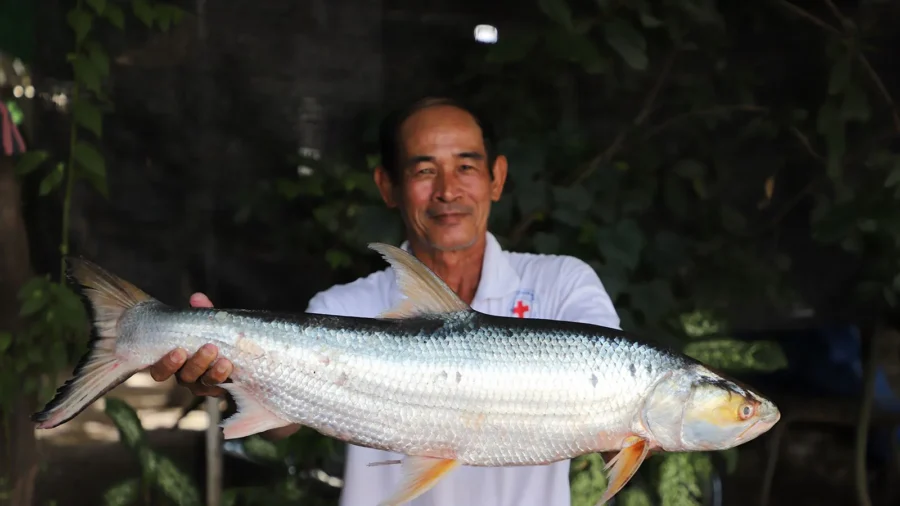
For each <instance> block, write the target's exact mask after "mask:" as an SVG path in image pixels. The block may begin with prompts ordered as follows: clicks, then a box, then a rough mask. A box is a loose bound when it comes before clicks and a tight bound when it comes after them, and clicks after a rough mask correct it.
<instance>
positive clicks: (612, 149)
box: [509, 47, 679, 245]
mask: <svg viewBox="0 0 900 506" xmlns="http://www.w3.org/2000/svg"><path fill="white" fill-rule="evenodd" d="M678 49H679V48H677V47H675V48H673V49H672V51H671V52H670V53H669V56H668V58H666V61H665V63H663V67H662V70H661V71H660V73H659V77H657V79H656V83H655V84H654V85H653V88H652V89H651V90H650V92H649V93H648V94H647V96H646V97H644V101H643V105H642V106H641V109H640V111H638V114H637V116H635V118H634V120H633V121H632V122H631V128H623V129H622V130H620V131H619V133H618V134H617V135H616V137H615V138H614V139H613V141H612V142H611V143H610V144H609V146H607V148H606V149H604V150H603V152H602V153H600V154H599V155H597V156H595V157H594V158H593V159H591V160H590V161H589V162H588V163H587V164H586V165H584V166H583V167H582V168H581V170H579V171H577V172H575V174H574V175H573V176H572V177H571V178H570V180H569V181H567V182H566V183H565V186H575V185H578V184H581V183H582V182H584V181H585V180H586V179H587V178H588V177H590V175H591V174H593V173H594V171H595V170H597V168H599V167H600V166H602V165H603V164H605V163H608V162H609V161H610V160H612V158H613V157H614V156H615V155H616V154H617V153H618V152H619V151H620V150H621V149H622V146H623V144H624V143H625V138H626V137H627V136H628V133H629V132H630V131H631V130H633V129H634V128H636V127H639V126H641V125H642V124H643V123H644V122H645V121H647V118H649V117H650V115H651V114H652V112H653V105H654V104H655V103H656V99H657V97H658V96H659V93H660V91H661V90H662V89H663V87H664V86H665V84H666V82H667V81H668V80H669V74H670V73H671V71H672V66H673V65H674V63H675V58H676V56H677V55H678ZM538 216H540V212H534V213H531V214H529V215H528V216H526V217H525V218H524V219H523V220H522V221H520V222H519V224H518V225H516V227H515V228H514V229H513V230H512V232H510V235H509V240H510V243H511V244H513V245H515V244H517V243H518V242H519V241H520V240H521V239H522V237H523V236H524V235H525V233H526V232H527V231H528V229H529V228H530V227H531V225H532V224H534V222H535V221H537V219H538Z"/></svg>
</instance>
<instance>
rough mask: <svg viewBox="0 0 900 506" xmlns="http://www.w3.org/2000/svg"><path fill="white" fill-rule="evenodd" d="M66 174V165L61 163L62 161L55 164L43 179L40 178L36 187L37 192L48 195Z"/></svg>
mask: <svg viewBox="0 0 900 506" xmlns="http://www.w3.org/2000/svg"><path fill="white" fill-rule="evenodd" d="M65 176H66V167H65V165H63V164H62V162H60V163H58V164H56V168H54V169H53V170H51V171H50V172H49V173H48V174H47V175H46V176H44V179H42V180H41V186H40V188H39V189H38V194H39V195H40V196H41V197H43V196H45V195H48V194H49V193H50V192H52V191H53V190H55V189H56V188H57V187H58V186H59V185H60V183H62V181H63V178H64V177H65Z"/></svg>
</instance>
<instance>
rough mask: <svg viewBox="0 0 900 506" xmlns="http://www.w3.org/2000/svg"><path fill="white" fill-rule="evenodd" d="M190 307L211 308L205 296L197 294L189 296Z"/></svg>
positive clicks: (211, 305)
mask: <svg viewBox="0 0 900 506" xmlns="http://www.w3.org/2000/svg"><path fill="white" fill-rule="evenodd" d="M191 306H194V307H213V303H212V301H210V300H209V297H207V296H206V295H205V294H202V293H200V292H197V293H195V294H193V295H191Z"/></svg>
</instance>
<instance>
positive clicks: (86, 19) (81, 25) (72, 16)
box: [66, 8, 94, 45]
mask: <svg viewBox="0 0 900 506" xmlns="http://www.w3.org/2000/svg"><path fill="white" fill-rule="evenodd" d="M66 21H67V22H68V23H69V26H70V27H72V30H74V31H75V44H76V45H81V43H82V42H84V39H85V37H87V34H88V32H90V31H91V26H92V25H93V21H94V17H93V16H92V15H91V13H89V12H87V11H84V10H81V9H78V8H75V9H72V10H70V11H69V12H68V14H66Z"/></svg>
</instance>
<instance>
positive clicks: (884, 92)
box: [777, 0, 900, 133]
mask: <svg viewBox="0 0 900 506" xmlns="http://www.w3.org/2000/svg"><path fill="white" fill-rule="evenodd" d="M777 1H778V3H779V4H781V5H783V6H784V7H785V8H787V9H789V10H790V11H792V12H793V13H795V14H797V15H798V16H800V17H802V18H804V19H806V20H807V21H809V22H810V23H813V24H814V25H816V26H818V27H820V28H822V29H823V30H825V31H827V32H829V33H831V34H833V35H837V36H838V37H850V35H848V34H846V33H844V32H842V31H841V30H838V29H837V28H835V27H833V26H831V25H830V24H828V23H826V22H825V21H823V20H822V19H820V18H818V17H816V16H814V15H812V14H810V13H809V12H808V11H806V10H803V9H801V8H800V7H797V6H796V5H794V4H792V3H790V2H788V1H787V0H777ZM824 2H825V5H827V6H828V8H829V9H830V10H831V13H832V14H834V16H835V17H836V18H837V19H838V20H839V21H840V22H841V25H842V26H844V27H846V26H847V25H849V21H848V18H847V16H845V15H843V14H842V13H841V11H840V9H838V8H837V6H836V5H835V4H834V2H832V1H831V0H824ZM856 55H857V58H859V61H860V63H862V66H863V68H864V69H865V70H866V73H867V74H869V78H870V79H872V82H873V83H874V84H875V87H876V88H877V89H878V92H879V93H880V94H881V97H882V98H883V99H884V101H885V102H887V105H888V108H889V109H890V111H891V117H892V119H893V120H894V129H895V130H896V131H897V132H898V133H900V114H898V113H897V107H896V106H895V104H894V98H893V97H892V96H891V93H890V92H889V91H888V89H887V87H886V86H885V85H884V81H882V80H881V76H879V75H878V72H875V68H874V67H872V64H871V63H870V62H869V59H868V58H867V57H866V55H865V54H863V53H862V51H859V52H857V53H856Z"/></svg>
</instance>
